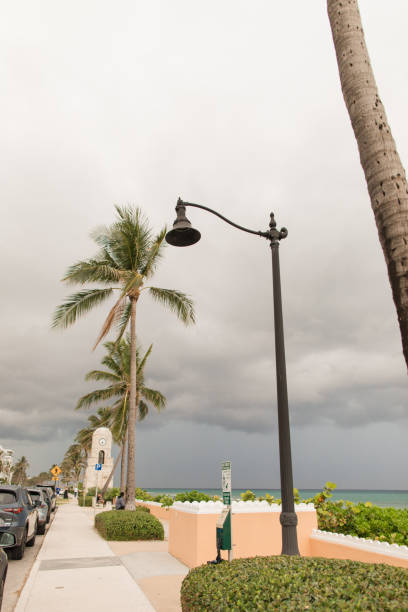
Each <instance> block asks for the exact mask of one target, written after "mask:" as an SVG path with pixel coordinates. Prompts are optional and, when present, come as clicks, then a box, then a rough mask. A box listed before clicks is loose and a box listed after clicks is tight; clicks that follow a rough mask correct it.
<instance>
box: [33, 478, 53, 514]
mask: <svg viewBox="0 0 408 612" xmlns="http://www.w3.org/2000/svg"><path fill="white" fill-rule="evenodd" d="M36 486H37V487H38V488H39V489H40V490H41V491H42V492H43V494H44V499H45V501H46V503H47V506H48V512H47V523H49V522H50V519H51V512H52V498H51V495H50V493H49V492H48V489H47V488H46V487H41V486H40V485H36Z"/></svg>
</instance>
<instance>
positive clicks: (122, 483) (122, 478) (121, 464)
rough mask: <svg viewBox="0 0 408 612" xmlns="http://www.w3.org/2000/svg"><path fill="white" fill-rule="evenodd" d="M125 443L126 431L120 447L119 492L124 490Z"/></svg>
mask: <svg viewBox="0 0 408 612" xmlns="http://www.w3.org/2000/svg"><path fill="white" fill-rule="evenodd" d="M126 442H127V429H126V432H125V437H124V440H123V445H122V459H121V461H120V490H121V491H125V490H126V459H127V457H126V448H127V446H126Z"/></svg>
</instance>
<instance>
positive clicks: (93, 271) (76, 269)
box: [62, 259, 120, 285]
mask: <svg viewBox="0 0 408 612" xmlns="http://www.w3.org/2000/svg"><path fill="white" fill-rule="evenodd" d="M62 280H63V281H66V282H68V283H79V284H81V285H84V284H85V283H96V282H101V283H116V282H119V281H120V273H119V270H118V269H117V268H116V267H114V266H112V262H109V261H106V260H105V261H98V260H97V259H89V260H88V261H79V262H78V263H76V264H74V265H73V266H70V267H69V268H68V270H67V272H66V274H65V276H64V277H63V279H62Z"/></svg>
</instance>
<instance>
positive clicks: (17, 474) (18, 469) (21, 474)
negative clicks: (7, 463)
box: [11, 455, 30, 484]
mask: <svg viewBox="0 0 408 612" xmlns="http://www.w3.org/2000/svg"><path fill="white" fill-rule="evenodd" d="M29 467H30V464H29V463H28V460H27V458H26V457H24V455H23V456H22V457H21V459H19V460H18V461H17V463H16V464H15V465H14V468H13V476H12V480H11V481H12V483H13V484H24V483H25V482H26V480H27V470H28V468H29Z"/></svg>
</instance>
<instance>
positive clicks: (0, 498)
mask: <svg viewBox="0 0 408 612" xmlns="http://www.w3.org/2000/svg"><path fill="white" fill-rule="evenodd" d="M16 501H17V497H16V495H15V493H13V491H4V490H1V489H0V506H5V505H7V504H15V503H16Z"/></svg>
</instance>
